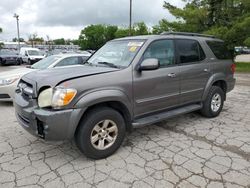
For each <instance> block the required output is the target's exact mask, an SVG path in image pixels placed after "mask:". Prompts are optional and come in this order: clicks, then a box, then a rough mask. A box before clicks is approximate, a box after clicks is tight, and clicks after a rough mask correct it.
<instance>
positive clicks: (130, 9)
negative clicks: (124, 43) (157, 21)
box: [129, 0, 132, 36]
mask: <svg viewBox="0 0 250 188" xmlns="http://www.w3.org/2000/svg"><path fill="white" fill-rule="evenodd" d="M129 35H130V36H131V35H132V0H129Z"/></svg>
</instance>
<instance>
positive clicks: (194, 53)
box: [176, 39, 206, 63]
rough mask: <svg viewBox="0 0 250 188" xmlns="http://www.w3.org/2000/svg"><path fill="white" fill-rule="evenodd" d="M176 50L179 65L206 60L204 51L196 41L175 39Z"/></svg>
mask: <svg viewBox="0 0 250 188" xmlns="http://www.w3.org/2000/svg"><path fill="white" fill-rule="evenodd" d="M176 49H177V51H178V54H179V61H180V63H192V62H199V61H202V60H204V59H205V58H206V56H205V53H204V51H203V50H202V48H201V46H200V44H199V42H198V41H196V40H189V39H177V40H176Z"/></svg>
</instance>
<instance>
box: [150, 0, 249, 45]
mask: <svg viewBox="0 0 250 188" xmlns="http://www.w3.org/2000/svg"><path fill="white" fill-rule="evenodd" d="M183 1H186V0H183ZM163 7H164V8H165V9H167V10H168V11H169V12H170V13H171V14H172V15H173V16H175V18H176V20H174V21H172V22H171V21H168V20H166V19H162V20H160V22H159V24H158V25H156V26H154V27H153V33H157V34H158V33H161V32H163V31H181V32H196V33H206V34H212V35H214V36H216V37H219V38H222V39H224V40H225V41H226V43H227V45H228V47H230V48H231V47H234V46H235V45H243V43H244V41H245V40H246V39H247V38H248V37H250V31H249V29H250V25H249V24H250V23H249V22H250V21H249V20H250V1H249V0H189V1H187V4H186V5H185V7H183V8H178V7H176V6H173V5H171V4H170V3H167V2H164V5H163Z"/></svg>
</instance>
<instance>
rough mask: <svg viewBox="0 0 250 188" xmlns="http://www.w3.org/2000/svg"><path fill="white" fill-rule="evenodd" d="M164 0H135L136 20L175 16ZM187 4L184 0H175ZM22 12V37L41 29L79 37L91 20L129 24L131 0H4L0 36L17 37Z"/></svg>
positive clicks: (51, 34) (43, 34) (149, 21)
mask: <svg viewBox="0 0 250 188" xmlns="http://www.w3.org/2000/svg"><path fill="white" fill-rule="evenodd" d="M163 2H164V0H133V22H140V21H144V22H145V23H146V24H148V25H149V26H152V25H155V24H157V23H158V21H159V20H160V19H162V18H167V19H170V20H173V19H174V18H173V17H172V16H171V15H170V14H169V13H168V12H167V11H166V10H164V9H163V7H162V5H163ZM170 2H171V3H172V4H173V5H177V6H178V7H182V6H183V4H184V3H183V1H182V0H171V1H170ZM14 13H17V14H18V15H19V16H20V37H22V38H25V39H27V38H28V36H29V34H31V33H37V34H38V35H39V36H41V37H44V38H46V35H49V37H50V38H51V39H56V38H61V37H63V38H71V39H76V38H78V36H79V34H80V31H81V29H82V28H84V27H85V26H86V25H89V24H115V25H119V26H128V20H129V0H0V27H1V28H2V29H3V33H1V34H0V40H12V38H14V37H16V35H17V34H16V33H17V31H16V20H15V18H14V17H13V14H14Z"/></svg>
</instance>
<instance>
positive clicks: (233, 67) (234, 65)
mask: <svg viewBox="0 0 250 188" xmlns="http://www.w3.org/2000/svg"><path fill="white" fill-rule="evenodd" d="M235 69H236V64H235V63H233V64H232V65H231V71H232V73H233V74H234V73H235Z"/></svg>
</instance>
